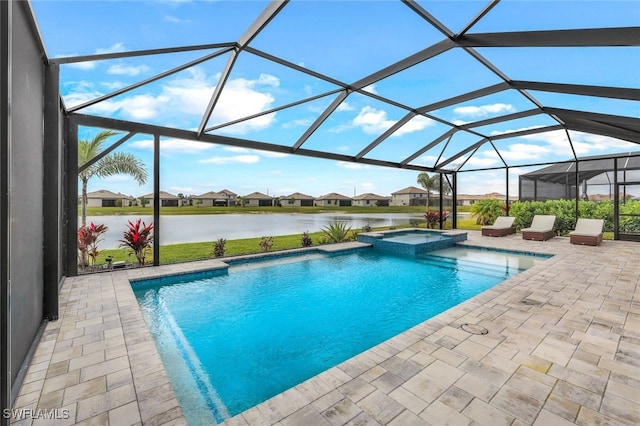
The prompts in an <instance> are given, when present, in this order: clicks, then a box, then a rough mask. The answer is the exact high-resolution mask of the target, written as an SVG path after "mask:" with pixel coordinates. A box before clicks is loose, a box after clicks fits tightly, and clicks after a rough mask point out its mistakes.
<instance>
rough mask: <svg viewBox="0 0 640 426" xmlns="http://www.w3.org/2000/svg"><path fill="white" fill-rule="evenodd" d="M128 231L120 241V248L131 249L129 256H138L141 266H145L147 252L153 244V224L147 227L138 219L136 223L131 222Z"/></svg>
mask: <svg viewBox="0 0 640 426" xmlns="http://www.w3.org/2000/svg"><path fill="white" fill-rule="evenodd" d="M127 226H128V229H127V230H126V231H125V232H124V234H123V238H124V239H123V240H120V247H128V248H129V249H131V252H130V253H129V256H131V255H132V254H133V255H135V256H136V259H137V260H138V264H139V265H144V263H145V257H146V256H147V251H148V250H149V249H150V248H151V245H152V244H153V233H152V231H153V222H152V223H150V224H149V225H147V224H146V223H144V222H143V221H142V219H138V220H137V221H136V222H135V223H133V222H131V221H129V223H128V225H127Z"/></svg>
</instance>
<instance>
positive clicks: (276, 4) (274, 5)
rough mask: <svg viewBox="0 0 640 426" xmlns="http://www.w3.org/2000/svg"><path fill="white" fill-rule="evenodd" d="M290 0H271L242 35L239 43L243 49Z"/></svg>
mask: <svg viewBox="0 0 640 426" xmlns="http://www.w3.org/2000/svg"><path fill="white" fill-rule="evenodd" d="M288 2H289V0H271V2H270V3H269V4H268V5H267V7H265V8H264V10H263V11H262V13H261V14H260V16H258V18H257V19H256V20H255V21H253V23H252V24H251V26H250V27H249V28H247V30H246V31H245V32H244V34H242V35H241V36H240V39H239V40H238V44H239V45H240V49H243V48H244V47H245V46H246V45H248V44H249V43H251V40H253V39H254V38H255V37H256V36H257V35H258V34H260V31H262V30H263V29H264V28H265V27H266V26H267V25H268V24H269V22H271V20H272V19H273V18H275V17H276V15H277V14H278V13H279V12H280V11H281V10H282V9H283V8H284V7H285V6H286V5H287V3H288Z"/></svg>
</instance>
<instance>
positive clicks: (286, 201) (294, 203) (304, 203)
mask: <svg viewBox="0 0 640 426" xmlns="http://www.w3.org/2000/svg"><path fill="white" fill-rule="evenodd" d="M314 200H315V198H314V197H312V196H311V195H307V194H301V193H300V192H294V193H293V194H291V195H287V196H285V197H281V198H280V204H281V205H282V206H285V207H309V206H313V201H314Z"/></svg>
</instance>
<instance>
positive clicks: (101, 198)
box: [87, 189, 134, 207]
mask: <svg viewBox="0 0 640 426" xmlns="http://www.w3.org/2000/svg"><path fill="white" fill-rule="evenodd" d="M133 201H134V198H133V197H131V196H128V195H124V194H121V193H119V192H118V193H115V192H111V191H107V190H106V189H100V190H98V191H93V192H89V193H87V207H129V206H130V205H132V204H133Z"/></svg>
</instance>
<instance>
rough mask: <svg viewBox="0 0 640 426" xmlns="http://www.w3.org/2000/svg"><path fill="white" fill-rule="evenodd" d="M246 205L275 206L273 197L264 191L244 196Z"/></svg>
mask: <svg viewBox="0 0 640 426" xmlns="http://www.w3.org/2000/svg"><path fill="white" fill-rule="evenodd" d="M242 200H243V202H244V205H245V206H248V207H265V206H273V197H270V196H268V195H266V194H263V193H262V192H252V193H251V194H248V195H245V196H243V197H242Z"/></svg>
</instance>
